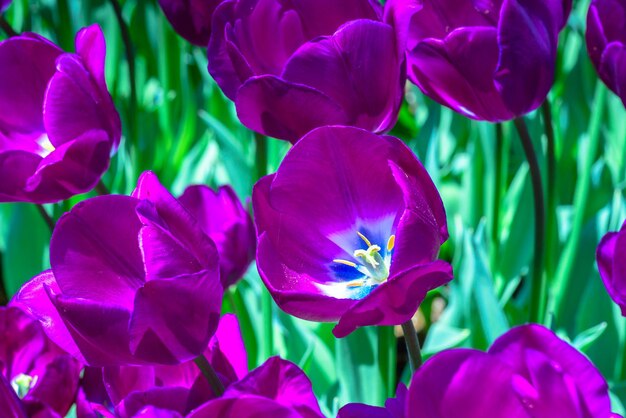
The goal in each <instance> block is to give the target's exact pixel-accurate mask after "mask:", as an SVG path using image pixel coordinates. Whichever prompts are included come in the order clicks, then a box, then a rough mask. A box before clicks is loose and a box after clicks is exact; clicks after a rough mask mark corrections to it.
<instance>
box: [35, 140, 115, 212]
mask: <svg viewBox="0 0 626 418" xmlns="http://www.w3.org/2000/svg"><path fill="white" fill-rule="evenodd" d="M110 153H111V142H110V139H109V137H108V136H107V134H106V132H104V131H101V130H92V131H87V132H85V133H84V134H83V135H81V136H79V137H78V138H76V139H75V140H72V141H69V142H66V143H64V144H63V145H61V146H60V147H58V148H57V149H55V150H54V151H52V152H51V153H50V154H48V155H47V156H46V157H45V158H44V159H43V160H41V161H40V162H39V165H38V166H37V169H36V170H33V171H34V172H33V173H32V176H31V177H30V178H29V179H28V181H27V182H26V185H25V186H24V187H23V188H24V191H25V192H26V193H29V196H30V199H29V200H30V201H32V202H38V201H41V202H48V201H50V200H55V199H56V200H60V199H63V197H65V196H70V195H74V194H80V193H85V192H87V191H89V190H91V189H93V188H94V187H95V186H96V184H97V183H98V181H100V177H101V176H102V174H104V172H105V171H106V169H107V168H108V167H109V155H110Z"/></svg>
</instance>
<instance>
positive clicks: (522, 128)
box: [515, 118, 547, 323]
mask: <svg viewBox="0 0 626 418" xmlns="http://www.w3.org/2000/svg"><path fill="white" fill-rule="evenodd" d="M515 128H517V132H518V134H519V137H520V139H521V140H522V147H523V148H524V153H525V154H526V160H527V161H528V167H529V169H530V180H531V183H532V186H533V196H534V206H535V251H534V256H533V275H532V281H531V282H530V322H537V323H542V322H543V321H544V319H545V309H546V302H547V301H546V283H545V278H544V275H543V257H544V254H543V252H544V241H545V216H546V215H545V205H544V199H543V185H542V182H541V170H540V168H539V161H538V160H537V154H536V153H535V149H534V147H533V142H532V140H531V138H530V134H529V133H528V128H527V127H526V122H524V119H522V118H517V119H515Z"/></svg>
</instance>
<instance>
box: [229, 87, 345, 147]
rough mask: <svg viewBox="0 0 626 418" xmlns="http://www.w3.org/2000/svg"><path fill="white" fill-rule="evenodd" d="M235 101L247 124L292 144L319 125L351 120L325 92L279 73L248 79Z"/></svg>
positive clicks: (241, 117) (240, 115)
mask: <svg viewBox="0 0 626 418" xmlns="http://www.w3.org/2000/svg"><path fill="white" fill-rule="evenodd" d="M235 104H236V106H237V115H238V116H239V120H240V121H241V123H243V124H244V125H245V126H247V127H248V128H250V129H252V130H254V131H256V132H260V133H263V134H264V135H267V136H272V137H274V138H280V139H285V140H288V141H290V142H292V143H295V142H296V141H297V140H298V139H300V137H302V136H303V135H304V134H306V133H307V132H310V131H311V130H313V129H314V128H317V127H319V126H325V125H342V124H343V125H345V124H348V123H349V121H350V118H349V117H348V116H347V115H346V113H345V111H344V110H343V109H342V108H341V106H340V105H339V104H338V103H337V102H335V101H334V100H332V99H331V98H330V97H328V96H326V95H325V94H324V93H322V92H320V91H318V90H315V89H313V88H311V87H307V86H303V85H300V84H295V83H290V82H287V81H285V80H282V79H280V78H278V77H275V76H260V77H252V78H251V79H249V80H248V81H246V83H245V84H244V85H243V86H242V87H241V88H240V89H239V92H238V93H237V99H236V101H235ZM311 109H315V112H311Z"/></svg>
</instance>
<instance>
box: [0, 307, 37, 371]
mask: <svg viewBox="0 0 626 418" xmlns="http://www.w3.org/2000/svg"><path fill="white" fill-rule="evenodd" d="M0 335H2V336H3V338H2V339H0V374H3V375H5V376H6V377H7V378H9V379H13V378H14V377H15V376H17V375H19V374H30V373H29V372H30V371H31V369H32V368H33V366H34V363H35V361H36V360H37V358H38V357H39V356H40V355H41V354H42V353H43V351H44V349H45V346H46V337H45V334H44V333H43V330H42V329H41V326H40V325H39V323H38V322H37V321H36V320H34V319H33V318H31V317H30V316H28V315H27V314H26V313H25V312H24V311H23V310H22V309H20V308H18V307H17V306H8V307H0Z"/></svg>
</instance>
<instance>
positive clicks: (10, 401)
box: [0, 373, 28, 418]
mask: <svg viewBox="0 0 626 418" xmlns="http://www.w3.org/2000/svg"><path fill="white" fill-rule="evenodd" d="M0 405H2V409H3V410H4V411H5V412H6V413H7V414H10V415H8V416H10V417H11V418H28V415H26V411H24V407H23V406H22V402H20V398H18V397H17V394H16V393H15V391H14V390H13V388H12V387H11V384H10V383H9V381H8V380H7V379H6V377H4V375H3V374H2V373H0Z"/></svg>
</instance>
